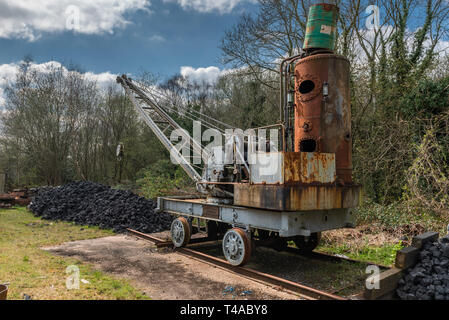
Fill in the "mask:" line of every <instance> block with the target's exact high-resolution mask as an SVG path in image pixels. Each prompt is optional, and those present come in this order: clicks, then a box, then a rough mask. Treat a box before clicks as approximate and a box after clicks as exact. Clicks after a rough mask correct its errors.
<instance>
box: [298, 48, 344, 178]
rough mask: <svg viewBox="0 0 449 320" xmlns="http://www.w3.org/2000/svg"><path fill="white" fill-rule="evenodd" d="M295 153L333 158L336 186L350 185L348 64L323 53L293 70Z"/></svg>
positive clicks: (301, 62)
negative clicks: (315, 154) (321, 154)
mask: <svg viewBox="0 0 449 320" xmlns="http://www.w3.org/2000/svg"><path fill="white" fill-rule="evenodd" d="M294 134H295V152H322V153H333V154H335V161H336V174H337V183H340V184H344V183H351V182H352V156H351V154H352V151H351V149H352V139H351V102H350V93H349V61H348V60H347V59H346V58H345V57H342V56H339V55H336V54H332V53H324V54H313V55H310V56H308V57H305V58H303V59H300V60H299V61H298V62H297V63H296V66H295V127H294Z"/></svg>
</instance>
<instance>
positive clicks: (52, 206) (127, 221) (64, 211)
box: [29, 181, 173, 233]
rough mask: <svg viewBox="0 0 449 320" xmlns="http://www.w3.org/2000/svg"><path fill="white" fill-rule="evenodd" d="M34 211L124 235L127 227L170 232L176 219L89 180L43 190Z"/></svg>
mask: <svg viewBox="0 0 449 320" xmlns="http://www.w3.org/2000/svg"><path fill="white" fill-rule="evenodd" d="M29 208H30V210H31V211H32V212H33V213H34V215H36V216H39V217H42V218H43V219H48V220H63V221H72V222H75V223H77V224H82V225H90V226H98V227H100V228H104V229H113V230H114V231H115V232H122V231H124V230H125V229H126V228H131V229H134V230H138V231H140V232H146V233H152V232H160V231H163V230H168V229H170V225H171V222H172V220H173V217H172V216H171V215H169V214H165V213H156V212H155V208H156V203H155V202H154V201H153V200H151V199H146V198H143V197H140V196H138V195H136V194H134V193H132V192H131V191H124V190H117V189H112V188H111V187H109V186H105V185H102V184H99V183H93V182H88V181H82V182H71V183H68V184H66V185H63V186H59V187H55V188H48V187H46V188H42V189H40V190H39V192H38V194H37V195H36V196H35V197H34V198H33V200H32V202H31V204H30V206H29Z"/></svg>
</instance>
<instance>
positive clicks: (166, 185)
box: [137, 160, 192, 199]
mask: <svg viewBox="0 0 449 320" xmlns="http://www.w3.org/2000/svg"><path fill="white" fill-rule="evenodd" d="M141 174H142V175H143V177H142V178H141V179H139V180H137V184H138V185H139V187H140V193H141V194H142V195H143V196H145V197H148V198H153V199H154V198H157V197H160V196H165V195H167V194H169V193H172V192H173V190H176V191H179V190H185V189H187V188H188V187H189V186H190V185H191V184H192V182H191V180H190V178H189V177H188V176H187V174H186V173H185V172H184V170H183V169H182V168H181V167H180V166H176V165H173V164H172V163H170V161H169V160H159V161H158V162H156V163H155V164H154V165H153V166H152V167H151V168H149V169H146V170H144V171H143V172H142V173H141Z"/></svg>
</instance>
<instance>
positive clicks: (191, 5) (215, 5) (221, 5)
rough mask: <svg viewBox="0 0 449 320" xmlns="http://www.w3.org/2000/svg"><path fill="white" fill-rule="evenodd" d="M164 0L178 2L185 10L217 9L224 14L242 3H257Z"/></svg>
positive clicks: (249, 0)
mask: <svg viewBox="0 0 449 320" xmlns="http://www.w3.org/2000/svg"><path fill="white" fill-rule="evenodd" d="M164 2H177V3H178V4H179V5H180V6H181V7H182V8H183V9H184V10H195V11H198V12H202V13H204V12H212V11H217V12H219V13H221V14H224V13H230V12H231V11H232V10H233V9H234V8H235V7H236V6H237V5H238V4H240V3H244V2H247V3H256V0H164Z"/></svg>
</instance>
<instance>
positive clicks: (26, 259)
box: [0, 208, 148, 300]
mask: <svg viewBox="0 0 449 320" xmlns="http://www.w3.org/2000/svg"><path fill="white" fill-rule="evenodd" d="M110 235H113V232H112V231H110V230H101V229H99V228H97V227H89V226H79V225H75V224H72V223H67V222H51V221H44V220H41V219H39V218H36V217H34V216H33V215H32V214H31V213H30V212H28V211H27V210H26V209H25V208H13V209H8V210H0V283H10V285H9V291H8V299H22V298H23V295H24V294H27V295H29V296H31V297H32V299H50V300H52V299H148V297H146V296H145V295H143V294H141V293H140V292H139V291H138V290H136V289H135V288H133V287H132V286H131V285H130V284H129V283H128V282H127V281H125V280H121V279H116V278H114V277H112V276H109V275H106V274H104V273H102V272H100V271H96V270H94V269H93V268H92V266H91V265H89V264H83V263H82V262H80V261H77V260H75V259H71V258H62V257H57V256H54V255H52V254H50V253H48V252H46V251H44V250H42V249H41V247H44V246H51V245H56V244H61V243H64V242H68V241H76V240H83V239H93V238H99V237H105V236H110ZM70 265H76V266H77V267H78V268H79V270H80V279H84V280H87V281H88V282H89V283H82V282H81V283H80V288H79V289H72V290H68V289H67V288H66V279H67V277H68V274H66V268H67V267H68V266H70Z"/></svg>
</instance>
